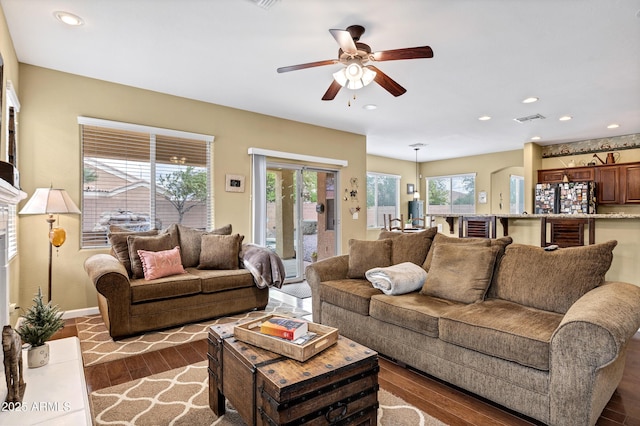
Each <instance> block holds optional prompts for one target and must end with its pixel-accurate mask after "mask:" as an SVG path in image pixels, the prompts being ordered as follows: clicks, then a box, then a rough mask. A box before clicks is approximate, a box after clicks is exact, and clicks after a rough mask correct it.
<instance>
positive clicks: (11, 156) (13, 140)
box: [0, 60, 20, 260]
mask: <svg viewBox="0 0 640 426" xmlns="http://www.w3.org/2000/svg"><path fill="white" fill-rule="evenodd" d="M1 62H2V61H1V60H0V63H1ZM0 78H2V73H1V72H0ZM6 93H7V121H8V122H7V126H6V131H7V151H6V155H7V162H9V163H11V164H13V165H14V166H15V165H17V164H18V113H19V112H20V101H19V100H18V95H17V94H16V90H15V88H14V87H13V82H12V81H11V80H7V92H6ZM14 184H16V185H17V182H14ZM7 214H8V222H7V227H8V228H7V257H8V259H7V260H9V259H12V258H13V257H14V256H15V255H16V254H18V231H17V229H16V223H17V222H18V218H17V208H16V206H15V205H10V206H9V208H8V212H7Z"/></svg>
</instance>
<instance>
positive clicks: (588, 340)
mask: <svg viewBox="0 0 640 426" xmlns="http://www.w3.org/2000/svg"><path fill="white" fill-rule="evenodd" d="M615 245H616V242H615V241H609V242H607V243H603V244H596V245H591V246H584V247H575V248H564V249H558V250H556V251H550V252H547V251H545V250H544V249H542V248H540V247H534V246H527V245H521V244H512V243H511V239H510V238H508V237H505V238H501V239H496V240H484V239H471V238H469V239H457V238H452V237H447V236H445V235H443V234H436V233H435V229H431V230H427V231H425V232H422V233H419V234H399V233H395V234H392V233H383V234H382V235H381V239H379V240H378V241H366V242H365V241H350V252H349V255H342V256H336V257H332V258H330V259H326V260H323V261H320V262H317V263H315V264H313V265H310V266H309V267H307V270H306V276H307V280H308V282H309V284H310V285H311V288H312V294H313V296H312V297H313V302H312V303H313V320H314V321H316V322H319V323H322V324H326V325H330V326H333V327H337V328H338V329H339V330H340V333H341V334H343V335H345V336H347V337H349V338H351V339H354V340H356V341H358V342H360V343H362V344H364V345H367V346H369V347H371V348H373V349H374V350H376V351H379V352H380V353H382V354H384V355H387V356H389V357H392V358H394V359H397V360H399V361H401V362H404V363H406V364H407V365H409V366H412V367H415V368H417V369H419V370H422V371H424V372H426V373H428V374H430V375H433V376H435V377H438V378H440V379H442V380H445V381H447V382H450V383H452V384H454V385H456V386H459V387H462V388H464V389H467V390H469V391H471V392H474V393H476V394H478V395H480V396H482V397H485V398H488V399H490V400H492V401H495V402H497V403H499V404H501V405H503V406H505V407H508V408H510V409H513V410H516V411H518V412H520V413H523V414H525V415H526V416H530V417H532V418H535V419H537V420H540V421H542V422H544V423H546V424H551V425H561V426H568V425H580V426H583V425H593V424H595V422H596V420H597V419H598V417H599V415H600V414H601V412H602V410H603V408H604V406H605V405H606V404H607V402H608V401H609V399H610V398H611V395H612V394H613V392H614V391H615V389H616V387H617V385H618V383H619V381H620V378H621V377H622V372H623V368H624V364H625V354H626V347H627V342H628V340H629V339H630V338H631V336H633V335H634V333H636V332H637V330H638V328H639V327H640V287H637V286H635V285H632V284H629V283H622V282H608V281H605V273H606V272H607V270H608V269H609V267H610V264H611V260H612V256H613V255H612V250H613V248H614V247H615ZM404 261H410V262H412V263H415V264H418V265H421V266H422V267H423V268H424V269H425V270H426V271H428V273H427V274H426V281H425V282H424V284H423V286H422V287H420V288H419V289H418V290H416V291H412V292H409V293H406V294H401V295H387V294H385V293H383V292H382V291H380V290H378V289H377V288H374V287H373V286H372V284H371V283H370V282H368V281H367V280H366V279H364V273H365V271H367V270H369V269H370V268H373V267H385V266H388V265H392V264H399V263H400V262H404ZM375 263H378V264H377V265H376V264H375Z"/></svg>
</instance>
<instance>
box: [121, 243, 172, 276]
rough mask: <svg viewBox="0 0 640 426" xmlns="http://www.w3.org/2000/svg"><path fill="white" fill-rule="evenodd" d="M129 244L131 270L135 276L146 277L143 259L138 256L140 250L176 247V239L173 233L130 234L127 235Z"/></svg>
mask: <svg viewBox="0 0 640 426" xmlns="http://www.w3.org/2000/svg"><path fill="white" fill-rule="evenodd" d="M127 244H128V245H129V260H131V272H132V273H133V278H144V270H143V269H142V261H141V260H140V256H138V250H146V251H162V250H169V249H171V247H175V246H176V244H175V239H174V236H173V235H171V234H161V235H156V236H151V237H144V236H135V235H129V236H128V237H127Z"/></svg>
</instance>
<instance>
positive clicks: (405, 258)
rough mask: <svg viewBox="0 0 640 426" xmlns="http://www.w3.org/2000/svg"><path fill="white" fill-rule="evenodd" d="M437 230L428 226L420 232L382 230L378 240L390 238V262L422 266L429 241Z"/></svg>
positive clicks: (429, 244)
mask: <svg viewBox="0 0 640 426" xmlns="http://www.w3.org/2000/svg"><path fill="white" fill-rule="evenodd" d="M437 232H438V229H437V228H435V227H434V228H429V229H426V230H424V231H420V232H392V231H382V232H380V235H379V236H378V239H379V240H382V239H385V238H390V239H391V240H392V244H391V264H392V265H397V264H399V263H403V262H412V263H415V264H416V265H420V266H422V264H423V263H424V260H425V259H426V257H427V253H428V252H429V247H431V241H432V240H433V237H434V236H435V234H436V233H437Z"/></svg>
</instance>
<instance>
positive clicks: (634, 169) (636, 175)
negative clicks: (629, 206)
mask: <svg viewBox="0 0 640 426" xmlns="http://www.w3.org/2000/svg"><path fill="white" fill-rule="evenodd" d="M621 169H622V182H623V186H624V201H623V202H624V203H640V165H638V164H636V165H633V166H624V167H623V166H621Z"/></svg>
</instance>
